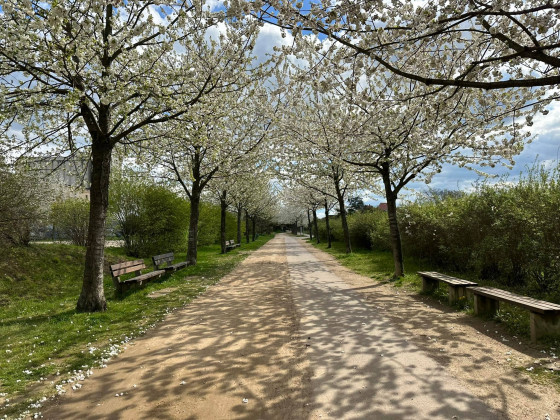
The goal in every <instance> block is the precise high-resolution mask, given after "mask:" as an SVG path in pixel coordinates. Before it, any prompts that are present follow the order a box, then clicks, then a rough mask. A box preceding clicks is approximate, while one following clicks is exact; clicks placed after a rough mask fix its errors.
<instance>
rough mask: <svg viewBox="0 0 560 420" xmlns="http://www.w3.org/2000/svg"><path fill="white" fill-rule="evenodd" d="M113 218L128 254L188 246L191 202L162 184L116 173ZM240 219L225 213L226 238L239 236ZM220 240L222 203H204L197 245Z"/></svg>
mask: <svg viewBox="0 0 560 420" xmlns="http://www.w3.org/2000/svg"><path fill="white" fill-rule="evenodd" d="M110 195H111V196H110V208H109V209H110V218H111V222H110V223H111V224H113V225H114V226H115V227H114V229H115V231H116V233H117V235H118V236H121V237H122V238H123V240H124V243H125V249H126V250H127V253H128V255H131V256H142V257H149V256H151V255H156V254H161V253H163V252H170V251H175V252H177V251H183V250H185V249H186V247H187V234H188V228H189V219H190V203H189V202H188V200H186V199H185V198H184V197H181V196H179V195H178V194H176V193H174V192H172V191H170V190H169V189H167V188H165V187H164V186H161V185H155V184H151V183H148V182H146V181H142V180H138V179H134V178H131V177H123V176H116V177H115V179H114V180H113V181H112V183H111V190H110ZM236 224H237V218H236V217H235V215H233V214H231V213H230V212H228V213H227V214H226V238H228V239H234V238H235V237H236V236H237V233H236V232H237V231H236V229H237V227H236V226H237V225H236ZM219 240H220V206H217V205H215V204H211V203H206V202H201V204H200V217H199V221H198V245H199V246H206V245H212V244H216V243H218V242H219Z"/></svg>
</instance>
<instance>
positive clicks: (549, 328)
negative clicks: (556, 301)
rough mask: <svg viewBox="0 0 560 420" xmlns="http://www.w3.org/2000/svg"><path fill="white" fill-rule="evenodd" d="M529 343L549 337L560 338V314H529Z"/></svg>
mask: <svg viewBox="0 0 560 420" xmlns="http://www.w3.org/2000/svg"><path fill="white" fill-rule="evenodd" d="M530 321H531V341H532V342H533V343H536V342H537V340H538V339H539V338H540V337H543V336H546V335H550V336H557V337H560V314H539V313H536V312H531V320H530Z"/></svg>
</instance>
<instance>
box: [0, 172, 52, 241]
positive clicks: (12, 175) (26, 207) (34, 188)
mask: <svg viewBox="0 0 560 420" xmlns="http://www.w3.org/2000/svg"><path fill="white" fill-rule="evenodd" d="M48 194H49V190H48V188H47V186H46V185H44V184H43V183H40V182H38V181H37V179H36V178H35V177H32V176H30V175H28V174H26V173H25V172H18V171H14V170H12V169H11V168H9V167H8V166H6V165H5V164H3V163H1V162H0V244H3V245H10V246H13V245H27V244H29V241H30V240H31V233H32V231H33V230H34V229H35V228H37V227H38V226H40V225H41V224H42V221H43V220H45V219H47V217H48V204H47V203H48Z"/></svg>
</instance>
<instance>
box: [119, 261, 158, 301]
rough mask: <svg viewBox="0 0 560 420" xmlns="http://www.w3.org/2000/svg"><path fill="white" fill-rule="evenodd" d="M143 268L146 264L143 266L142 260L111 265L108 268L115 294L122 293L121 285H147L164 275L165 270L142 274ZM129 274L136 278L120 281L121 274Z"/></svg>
mask: <svg viewBox="0 0 560 420" xmlns="http://www.w3.org/2000/svg"><path fill="white" fill-rule="evenodd" d="M145 268H146V264H144V261H143V260H135V261H125V262H122V263H118V264H113V265H112V266H111V267H110V269H111V277H112V278H113V284H114V285H115V290H116V291H117V294H121V293H122V292H123V285H125V284H127V285H128V284H132V283H137V284H143V283H147V282H148V281H150V280H152V279H154V278H158V277H161V276H162V275H163V274H164V273H165V270H155V271H151V272H149V273H146V274H142V270H143V269H145ZM129 273H136V276H135V277H132V278H130V279H126V280H122V281H121V276H122V275H123V274H129Z"/></svg>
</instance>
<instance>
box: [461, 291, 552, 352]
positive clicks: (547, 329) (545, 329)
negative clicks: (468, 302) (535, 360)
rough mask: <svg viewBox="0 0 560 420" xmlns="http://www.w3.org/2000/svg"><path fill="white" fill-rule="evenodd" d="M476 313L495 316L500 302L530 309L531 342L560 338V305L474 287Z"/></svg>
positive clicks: (506, 292)
mask: <svg viewBox="0 0 560 420" xmlns="http://www.w3.org/2000/svg"><path fill="white" fill-rule="evenodd" d="M469 290H471V291H472V293H473V295H474V313H475V314H476V315H486V316H493V315H494V314H495V313H496V311H497V310H498V309H499V308H500V301H502V302H508V303H511V304H513V305H516V306H520V307H522V308H525V309H528V310H529V311H530V313H531V318H530V324H531V341H532V342H533V343H535V342H536V341H537V340H538V339H539V338H540V337H542V336H545V335H555V336H560V305H557V304H555V303H551V302H546V301H544V300H538V299H533V298H530V297H527V296H521V295H516V294H515V293H511V292H508V291H505V290H501V289H496V288H494V287H472V288H470V289H469Z"/></svg>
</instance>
